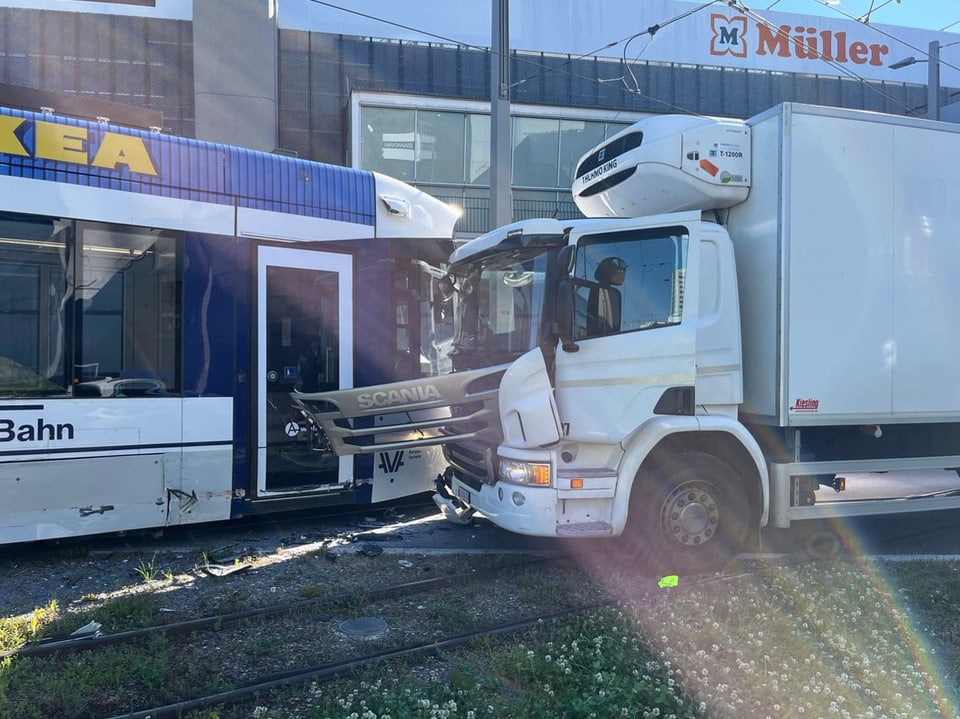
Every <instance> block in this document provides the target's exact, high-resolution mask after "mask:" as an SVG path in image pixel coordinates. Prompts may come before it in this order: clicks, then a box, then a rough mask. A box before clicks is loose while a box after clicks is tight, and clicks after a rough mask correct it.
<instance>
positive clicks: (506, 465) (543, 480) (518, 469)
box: [499, 459, 550, 487]
mask: <svg viewBox="0 0 960 719" xmlns="http://www.w3.org/2000/svg"><path fill="white" fill-rule="evenodd" d="M499 475H500V479H502V480H503V481H504V482H513V483H514V484H533V485H536V486H540V487H549V486H550V465H549V464H534V463H532V462H518V461H517V460H515V459H501V460H500V471H499Z"/></svg>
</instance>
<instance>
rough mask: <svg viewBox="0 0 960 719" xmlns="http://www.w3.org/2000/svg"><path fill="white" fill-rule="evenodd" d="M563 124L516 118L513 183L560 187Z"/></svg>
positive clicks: (525, 185) (514, 120) (532, 118)
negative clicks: (561, 126)
mask: <svg viewBox="0 0 960 719" xmlns="http://www.w3.org/2000/svg"><path fill="white" fill-rule="evenodd" d="M559 161H560V121H559V120H554V119H551V118H541V117H514V118H513V184H514V185H519V186H521V187H559V185H558V184H557V183H558V177H559Z"/></svg>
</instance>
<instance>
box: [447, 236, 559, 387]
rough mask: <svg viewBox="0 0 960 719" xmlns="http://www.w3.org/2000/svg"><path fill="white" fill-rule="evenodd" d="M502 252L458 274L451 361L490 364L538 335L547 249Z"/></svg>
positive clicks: (519, 350) (529, 344)
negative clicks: (524, 252)
mask: <svg viewBox="0 0 960 719" xmlns="http://www.w3.org/2000/svg"><path fill="white" fill-rule="evenodd" d="M527 253H528V254H526V255H525V256H518V254H516V253H504V254H500V255H495V256H493V257H487V258H485V260H484V261H483V262H482V264H471V265H470V266H469V267H468V268H466V270H465V272H464V274H461V275H459V276H458V277H457V289H458V294H457V300H458V301H457V310H456V316H455V321H454V338H453V345H454V353H453V354H454V365H455V366H457V367H458V368H461V369H465V368H468V367H471V368H472V367H481V366H489V365H491V364H496V363H499V362H506V361H509V360H510V359H513V358H515V357H519V356H520V355H521V354H523V353H525V352H527V351H529V350H531V349H533V348H534V347H536V346H537V344H538V343H539V341H540V326H541V317H542V315H543V307H544V297H545V294H546V292H545V280H546V276H547V265H548V256H549V251H548V250H547V249H546V248H543V247H540V248H537V250H536V254H529V253H530V250H529V249H528V250H527Z"/></svg>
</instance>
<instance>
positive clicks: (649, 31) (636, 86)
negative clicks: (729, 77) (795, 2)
mask: <svg viewBox="0 0 960 719" xmlns="http://www.w3.org/2000/svg"><path fill="white" fill-rule="evenodd" d="M310 1H311V2H312V3H314V4H317V5H323V6H325V7H328V8H331V9H333V10H338V11H341V12H344V13H348V14H351V15H356V16H358V17H362V18H364V19H368V20H373V21H375V22H379V23H383V24H385V25H390V26H392V27H396V28H399V29H403V30H406V31H408V32H412V33H416V34H419V35H423V36H424V37H428V38H434V39H437V40H441V41H443V42H445V43H449V44H452V45H455V46H457V47H461V48H465V49H470V50H477V51H481V52H492V49H491V48H490V47H488V46H485V45H474V44H472V43H468V42H464V41H461V40H457V39H456V38H452V37H449V36H445V35H440V34H438V33H433V32H430V31H427V30H423V29H422V28H417V27H413V26H411V25H406V24H404V23H399V22H396V21H393V20H388V19H386V18H383V17H379V16H376V15H371V14H369V13H364V12H361V11H358V10H354V9H351V8H347V7H343V6H342V5H337V4H336V3H333V2H328V1H327V0H310ZM814 1H815V2H821V0H814ZM893 1H894V0H886V2H884V3H883V4H881V5H879V6H877V7H873V5H874V3H873V2H871V8H870V9H869V10H868V12H867V13H866V15H864V16H863V18H857V17H856V16H854V15H851V14H849V13H847V12H845V11H843V10H841V9H839V8H837V7H836V5H834V4H827V3H823V2H822V3H821V4H823V5H825V6H826V7H830V8H831V9H832V10H834V11H835V12H838V13H840V14H841V15H843V16H844V17H846V18H847V19H849V20H852V21H855V22H860V23H861V24H864V25H867V26H868V27H870V28H872V29H873V30H874V31H876V32H879V33H881V34H882V35H884V36H886V37H888V38H889V39H892V40H895V41H897V42H898V43H901V44H902V45H904V46H906V47H909V48H912V49H914V50H916V51H917V52H918V53H921V54H923V55H926V54H927V53H926V51H924V50H922V49H921V48H917V47H914V46H913V45H911V44H910V43H908V42H905V41H904V40H902V39H901V38H898V37H896V36H895V35H893V34H892V33H889V32H887V31H886V30H883V29H881V28H878V27H876V26H875V25H871V24H870V23H869V22H868V20H867V18H868V17H869V15H870V14H871V13H873V12H876V11H877V10H880V9H881V8H883V7H885V6H886V5H888V4H890V3H891V2H893ZM779 2H781V0H774V2H772V3H771V4H770V5H769V6H768V7H767V8H766V9H767V10H769V9H771V8H773V7H774V6H776V5H777V4H778V3H779ZM717 3H723V4H725V5H728V6H730V7H733V8H735V9H737V10H739V11H740V12H743V13H744V14H746V15H747V16H748V17H751V18H752V19H753V20H754V21H755V22H758V23H761V24H763V25H764V26H765V27H767V28H768V29H770V30H771V32H773V33H774V34H775V35H776V36H778V37H785V38H786V39H787V40H789V41H790V42H797V41H796V40H795V39H794V38H792V37H791V36H790V35H789V33H788V32H784V31H783V30H782V29H781V28H780V27H779V26H775V25H773V23H771V22H770V21H768V20H767V19H766V18H764V17H763V16H762V15H760V14H759V13H757V12H756V11H754V10H751V9H750V8H749V7H747V6H746V5H744V4H743V2H741V1H740V0H707V2H703V3H701V4H700V5H697V6H696V7H693V8H691V9H689V10H686V11H684V12H682V13H680V14H678V15H676V16H674V17H671V18H669V19H667V20H664V21H662V22H659V23H654V24H653V25H650V26H649V27H647V28H646V29H645V30H641V31H639V32H636V33H632V34H631V35H628V36H626V37H624V38H621V39H620V40H614V41H611V42H608V43H606V44H605V45H602V46H600V47H598V48H597V49H595V50H592V51H590V52H587V53H584V54H582V55H578V56H576V57H570V58H569V59H568V60H566V61H565V62H563V63H561V64H560V65H556V66H553V67H544V65H543V64H542V63H540V62H537V61H535V60H531V59H530V58H529V57H524V56H523V55H515V56H514V58H515V59H516V60H517V61H518V62H520V63H523V64H526V65H533V66H534V67H536V68H538V70H539V71H538V72H537V73H535V74H534V75H530V76H528V77H525V78H522V79H520V80H518V81H516V82H513V83H511V85H510V88H511V89H513V88H516V87H519V86H522V85H524V84H525V83H527V82H530V81H531V80H533V79H535V78H539V77H543V76H544V75H546V74H547V73H551V72H560V73H563V74H565V75H567V76H568V77H571V78H576V79H580V80H585V81H587V82H596V83H598V84H607V83H610V82H617V81H619V82H621V83H622V84H623V85H624V88H625V90H626V91H627V92H629V93H631V94H634V95H636V96H638V97H641V98H643V99H644V100H647V101H648V102H651V103H655V104H657V105H660V106H662V107H664V108H667V109H670V110H676V111H679V112H683V113H687V114H697V113H691V111H690V110H688V109H686V108H683V107H680V106H678V105H675V104H674V103H672V102H669V101H666V100H662V99H660V98H656V97H653V96H651V95H648V94H646V93H644V92H643V91H642V90H641V89H640V82H639V80H638V79H637V76H636V74H635V73H634V71H633V68H632V67H631V63H632V62H637V61H638V60H639V59H640V56H641V55H642V54H643V53H644V52H645V51H646V50H647V48H648V47H649V46H650V44H651V42H652V40H653V37H654V35H656V33H657V32H658V31H659V30H661V29H663V28H665V27H667V26H669V25H671V24H673V23H675V22H679V21H680V20H683V19H685V18H687V17H690V16H692V15H694V14H695V13H698V12H700V11H701V10H703V9H705V8H707V7H710V6H711V5H714V4H717ZM957 23H960V20H958V21H957V22H956V23H951V25H955V24H957ZM948 27H949V26H948ZM644 35H649V36H650V40H649V41H648V42H647V44H646V45H644V47H643V48H642V49H641V51H640V53H638V55H637V56H636V57H634V58H633V59H632V60H631V59H629V58H628V57H627V51H628V49H629V46H630V44H631V43H632V42H633V41H634V40H636V39H637V38H639V37H643V36H644ZM621 44H622V45H623V50H622V52H621V63H622V65H623V68H624V70H625V71H626V72H627V74H628V75H629V77H630V81H631V83H632V85H631V84H630V83H628V82H627V80H626V78H625V77H624V76H623V75H621V76H620V77H615V78H597V77H587V76H583V75H580V74H578V73H576V72H571V71H570V70H568V69H566V68H568V67H570V66H572V65H573V63H575V62H576V61H578V60H583V59H587V58H590V57H594V56H596V55H598V54H599V53H600V52H602V51H604V50H607V49H610V48H613V47H616V46H617V45H621ZM951 44H953V43H951ZM806 50H807V51H808V52H810V53H811V54H812V55H814V56H815V57H817V58H818V59H819V60H821V61H822V62H824V63H825V64H826V65H828V66H830V67H831V68H832V69H833V70H834V71H836V72H837V73H838V74H839V75H841V76H845V77H848V78H850V79H853V80H856V81H858V82H860V83H863V84H864V85H865V86H866V87H867V88H869V89H870V90H872V91H873V92H876V93H877V94H879V95H880V96H882V97H884V98H885V99H886V100H887V101H889V102H891V103H892V104H895V105H897V106H899V107H902V108H903V109H904V110H905V111H906V112H907V113H908V114H909V113H910V112H913V111H916V109H917V108H911V107H909V106H907V105H906V104H905V103H904V102H903V101H902V100H901V99H900V98H898V97H896V96H895V95H893V94H891V93H888V92H885V91H884V90H882V89H881V88H879V87H877V86H876V85H875V84H873V83H870V82H868V81H867V80H866V79H865V78H864V77H862V76H861V75H858V74H857V73H856V72H854V71H853V70H851V69H850V68H848V67H845V66H843V65H842V64H840V63H838V62H836V61H834V60H833V59H832V58H827V57H825V56H824V55H823V53H821V52H819V51H816V50H813V49H812V48H810V47H809V46H807V47H806ZM941 64H943V65H946V66H947V67H950V68H953V69H960V68H957V67H956V66H955V65H953V64H951V63H948V62H944V61H943V60H942V59H941Z"/></svg>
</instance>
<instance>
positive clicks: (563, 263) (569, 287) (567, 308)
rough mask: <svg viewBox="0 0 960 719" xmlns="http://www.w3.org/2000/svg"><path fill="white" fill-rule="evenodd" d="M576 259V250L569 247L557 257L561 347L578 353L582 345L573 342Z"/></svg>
mask: <svg viewBox="0 0 960 719" xmlns="http://www.w3.org/2000/svg"><path fill="white" fill-rule="evenodd" d="M575 259H576V248H574V247H572V246H570V245H567V246H566V247H563V248H561V250H560V253H559V254H558V255H557V273H558V274H559V275H560V281H559V282H557V297H556V301H557V334H558V335H560V347H561V348H562V349H563V351H564V352H577V351H578V350H579V349H580V345H578V344H577V343H576V342H574V341H573V283H572V282H571V281H570V272H571V271H572V270H573V263H574V260H575Z"/></svg>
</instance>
